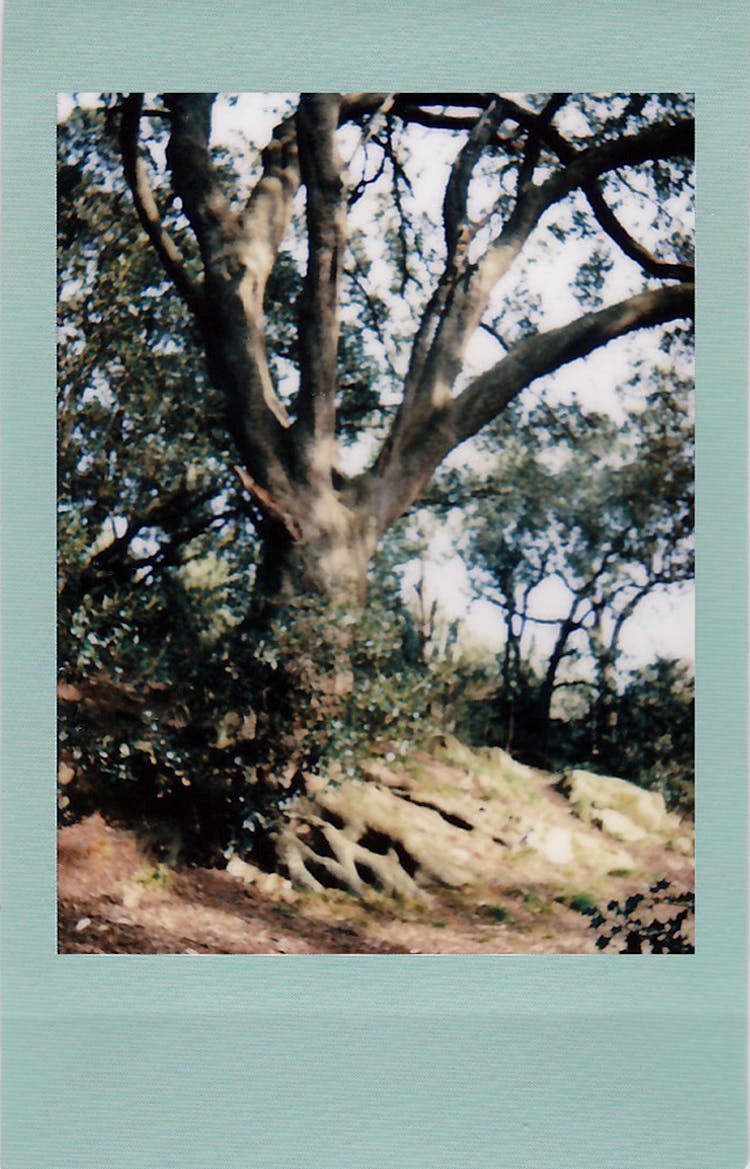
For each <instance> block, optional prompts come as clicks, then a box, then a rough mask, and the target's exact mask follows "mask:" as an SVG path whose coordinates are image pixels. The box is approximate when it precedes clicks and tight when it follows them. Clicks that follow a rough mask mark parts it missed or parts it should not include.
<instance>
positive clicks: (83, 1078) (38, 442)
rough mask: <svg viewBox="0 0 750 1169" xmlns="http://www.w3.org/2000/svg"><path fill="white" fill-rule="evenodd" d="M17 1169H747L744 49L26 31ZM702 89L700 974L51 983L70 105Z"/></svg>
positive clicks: (587, 964) (127, 29)
mask: <svg viewBox="0 0 750 1169" xmlns="http://www.w3.org/2000/svg"><path fill="white" fill-rule="evenodd" d="M4 32H5V46H4V75H3V112H4V157H3V167H4V176H3V204H2V214H3V229H4V230H3V239H2V249H3V251H2V261H3V267H2V346H3V348H2V375H3V381H2V389H3V431H2V476H3V479H2V491H3V494H2V498H3V505H4V506H3V515H2V542H3V547H2V551H3V562H2V563H3V569H4V580H3V609H2V657H3V727H4V739H3V765H4V767H3V773H4V780H5V782H4V812H5V815H4V818H3V824H4V839H3V845H4V847H3V873H2V875H3V890H4V897H5V912H4V915H3V941H4V946H3V952H4V963H3V980H4V1013H5V1019H4V1048H5V1052H4V1061H5V1076H4V1144H5V1149H4V1159H3V1162H2V1164H3V1166H4V1169H68V1167H69V1169H89V1167H90V1169H150V1167H154V1169H157V1167H158V1169H172V1167H174V1169H206V1167H207V1166H217V1167H219V1166H221V1167H227V1169H235V1167H236V1169H339V1167H340V1169H527V1167H528V1169H543V1167H545V1166H550V1167H551V1166H555V1167H556V1169H567V1167H570V1169H604V1167H607V1169H657V1167H664V1169H667V1167H673V1169H686V1167H688V1166H691V1167H692V1166H696V1167H697V1166H700V1167H701V1169H704V1167H706V1169H708V1167H711V1169H713V1167H716V1169H741V1167H742V1166H744V1165H745V1160H746V1153H745V1149H746V1140H745V1070H744V1068H745V948H746V930H745V920H746V912H745V910H746V906H745V889H746V876H745V872H746V868H745V848H746V843H745V841H746V822H747V820H746V791H745V784H746V758H747V755H746V733H745V718H746V666H745V646H746V644H747V637H746V635H747V618H746V605H747V596H748V590H747V539H746V499H747V495H746V475H747V451H746V436H747V409H746V384H747V347H746V332H747V255H748V253H747V186H748V182H747V180H748V166H747V155H748V111H749V110H750V92H749V86H748V81H749V79H750V55H749V53H748V48H749V44H750V20H748V18H747V16H746V14H745V5H744V3H742V2H741V0H725V2H724V3H723V4H721V5H718V6H708V5H706V4H705V3H701V2H699V0H687V2H682V3H676V2H674V0H662V2H661V3H660V4H658V5H656V4H654V3H653V0H648V2H646V0H630V3H629V4H622V3H613V2H611V0H599V3H589V4H588V5H587V4H581V3H575V4H574V3H572V2H570V0H557V2H554V3H553V2H551V0H548V2H547V3H544V4H538V5H534V6H532V5H521V4H512V5H511V4H510V3H507V2H499V0H462V3H460V4H459V3H453V2H451V3H448V2H446V0H442V2H441V0H410V2H408V3H403V4H402V3H396V2H395V0H386V2H382V0H381V3H380V4H379V5H367V4H364V3H354V2H353V0H348V2H346V0H307V2H306V3H302V0H284V2H283V3H282V2H280V0H266V2H265V3H263V2H261V0H225V2H223V3H221V4H219V3H216V2H215V0H181V2H176V0H149V3H146V2H144V0H130V3H128V4H125V3H113V2H112V0H87V2H86V3H84V2H83V0H65V2H62V0H47V2H46V3H36V4H34V3H31V2H30V0H6V3H5V29H4ZM469 81H470V85H471V88H472V89H477V88H480V89H484V88H486V89H488V90H489V89H496V88H499V89H502V90H507V91H513V90H524V89H539V90H544V91H547V90H553V89H554V90H564V89H571V90H583V89H587V90H612V89H616V90H639V89H662V90H671V89H681V90H694V91H695V92H696V94H697V99H698V190H699V287H698V313H697V322H698V501H699V506H698V553H699V555H698V583H697V661H698V736H697V764H698V775H699V781H698V801H699V802H698V898H697V901H698V931H697V953H696V954H695V955H691V956H684V957H678V956H671V957H656V956H643V957H638V956H634V957H631V958H629V959H627V960H625V959H624V958H622V957H617V956H604V955H602V956H596V957H593V956H573V957H555V956H535V957H530V956H514V957H492V956H461V957H417V956H408V957H398V956H388V957H383V958H377V957H373V958H364V957H347V956H325V957H324V956H321V957H296V958H284V957H270V956H259V957H254V956H240V957H224V956H209V957H190V956H180V957H177V956H175V957H168V956H163V957H148V956H143V957H141V956H132V957H131V956H127V957H126V956H83V955H81V956H77V955H63V956H58V955H57V954H56V952H55V906H54V884H55V874H54V859H55V849H54V828H55V825H54V798H53V792H54V782H55V705H54V677H55V669H54V621H55V586H54V580H55V521H54V504H55V417H54V414H55V395H54V386H55V333H54V313H55V272H54V190H55V185H54V162H55V155H54V128H55V95H56V93H57V92H59V91H67V90H73V89H85V90H98V89H103V90H112V89H123V90H129V89H138V90H142V89H143V90H153V89H155V88H161V87H169V88H172V89H180V88H196V89H212V90H213V89H217V90H223V89H227V90H289V89H300V88H303V89H312V90H314V89H329V88H335V89H345V90H350V89H352V90H362V89H367V90H386V91H387V90H389V89H391V88H401V89H404V88H419V89H432V90H434V89H440V88H445V89H459V88H462V89H465V88H467V86H468V84H469Z"/></svg>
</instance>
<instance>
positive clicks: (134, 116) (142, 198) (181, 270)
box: [120, 93, 205, 320]
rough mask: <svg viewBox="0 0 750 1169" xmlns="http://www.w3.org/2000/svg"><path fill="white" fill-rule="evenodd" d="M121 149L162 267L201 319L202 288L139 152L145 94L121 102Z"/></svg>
mask: <svg viewBox="0 0 750 1169" xmlns="http://www.w3.org/2000/svg"><path fill="white" fill-rule="evenodd" d="M121 109H122V114H121V118H120V149H121V152H122V162H123V171H124V174H125V181H126V182H127V184H128V186H129V187H130V191H131V194H132V196H133V203H134V204H135V209H136V212H137V215H138V218H139V220H140V222H141V226H142V227H143V229H144V231H145V232H146V235H147V236H148V238H149V241H150V242H151V245H152V247H153V248H154V251H155V252H156V254H157V256H158V257H159V259H160V261H161V263H162V267H163V268H164V271H165V272H166V274H167V276H168V277H169V279H170V280H171V281H172V283H173V284H174V286H175V288H176V289H177V291H178V292H179V294H180V296H181V297H182V299H183V300H184V301H185V303H186V304H187V306H188V308H190V310H191V311H192V312H193V313H194V315H195V316H196V317H197V318H198V319H199V320H200V319H201V318H202V317H203V313H204V310H205V298H204V295H203V290H202V288H201V287H200V286H199V285H198V284H196V283H195V282H194V281H193V280H192V279H191V278H190V276H188V274H187V272H186V270H185V266H184V261H183V258H182V254H181V252H180V250H179V248H178V247H177V245H176V244H175V243H174V241H173V240H172V238H171V236H170V235H169V233H168V231H167V230H166V228H165V227H164V224H163V223H162V220H161V216H160V214H159V208H158V207H157V204H156V199H155V198H154V194H153V191H152V190H151V186H150V184H149V181H148V174H147V172H146V166H145V163H144V162H143V160H142V159H141V158H140V156H139V152H138V130H139V127H140V121H141V117H142V116H143V113H144V111H143V94H142V93H130V94H128V95H127V96H126V97H125V98H124V99H123V102H122V107H121Z"/></svg>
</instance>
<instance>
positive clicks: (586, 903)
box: [562, 893, 596, 913]
mask: <svg viewBox="0 0 750 1169" xmlns="http://www.w3.org/2000/svg"><path fill="white" fill-rule="evenodd" d="M562 900H565V899H564V898H563V899H562ZM567 904H568V905H569V906H570V908H571V909H575V910H576V911H577V912H578V913H589V912H590V911H591V910H593V909H594V908H595V906H596V902H595V901H594V898H593V897H592V896H591V894H590V893H574V894H573V896H572V897H570V898H568V899H567Z"/></svg>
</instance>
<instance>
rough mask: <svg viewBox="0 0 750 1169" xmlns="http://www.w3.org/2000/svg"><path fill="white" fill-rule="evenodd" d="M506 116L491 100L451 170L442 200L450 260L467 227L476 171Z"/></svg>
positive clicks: (500, 107) (499, 103)
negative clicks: (470, 187) (479, 161)
mask: <svg viewBox="0 0 750 1169" xmlns="http://www.w3.org/2000/svg"><path fill="white" fill-rule="evenodd" d="M503 116H504V107H503V104H502V102H499V101H497V100H492V101H490V103H489V105H488V106H487V108H486V109H485V110H484V111H483V112H482V113H481V114H480V116H479V118H477V121H476V122H475V124H474V127H473V128H472V130H471V133H470V134H469V137H468V138H467V140H466V142H465V143H464V145H463V146H462V147H461V149H460V150H459V152H458V155H457V157H456V159H455V161H454V163H453V166H452V167H451V173H450V176H449V178H448V182H447V184H446V188H445V198H444V200H443V227H444V229H445V243H446V247H447V249H448V259H449V260H451V259H452V258H453V256H454V255H455V252H456V248H457V247H458V244H459V238H460V234H461V232H462V231H465V230H466V229H467V227H468V224H467V218H466V205H467V201H468V196H469V184H470V182H471V178H472V175H473V173H474V168H475V166H476V164H477V161H478V160H479V158H480V156H481V155H482V153H483V152H484V150H485V149H486V147H487V143H488V142H489V141H490V139H491V138H492V137H493V136H494V135H495V132H496V130H497V127H498V125H499V123H500V122H501V121H502V119H503Z"/></svg>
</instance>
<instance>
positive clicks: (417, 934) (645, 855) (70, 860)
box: [58, 740, 693, 954]
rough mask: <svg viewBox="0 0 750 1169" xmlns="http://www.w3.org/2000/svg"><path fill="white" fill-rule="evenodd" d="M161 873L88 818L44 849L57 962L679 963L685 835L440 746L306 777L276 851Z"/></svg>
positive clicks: (146, 852)
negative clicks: (449, 957) (487, 956)
mask: <svg viewBox="0 0 750 1169" xmlns="http://www.w3.org/2000/svg"><path fill="white" fill-rule="evenodd" d="M276 844H277V852H278V855H279V857H280V858H281V861H282V864H281V872H282V873H285V874H286V875H283V876H282V875H279V873H264V872H262V871H261V870H260V869H258V868H256V867H255V866H253V865H251V864H248V863H247V862H246V861H245V860H243V859H242V858H241V857H238V856H234V857H231V858H230V859H229V862H228V864H227V867H226V869H223V870H218V869H206V868H188V867H179V866H173V867H170V866H168V865H165V864H164V863H160V862H159V861H158V860H157V854H156V853H155V852H153V851H151V849H150V847H149V846H148V845H146V844H145V843H144V842H143V840H139V838H138V836H137V834H135V833H134V832H133V831H132V830H129V829H126V828H124V827H122V826H118V825H115V824H107V823H106V822H105V821H104V820H103V819H102V818H101V817H100V816H98V815H94V816H91V817H89V818H87V819H86V820H84V821H81V822H80V823H77V824H74V825H70V826H68V827H65V828H63V829H61V830H60V833H59V888H58V892H59V899H60V910H59V947H60V950H61V951H62V952H66V953H277V954H278V953H286V954H293V953H307V954H311V953H327V954H330V953H363V954H385V953H596V952H608V953H609V952H619V951H623V952H630V953H639V952H648V951H650V950H652V949H655V950H656V951H657V952H672V951H678V952H685V951H687V950H689V949H690V948H691V947H692V928H693V925H692V923H693V914H692V887H693V856H692V854H693V830H692V824H690V823H689V822H682V821H680V819H679V818H678V817H677V816H675V815H674V814H672V813H669V812H667V811H666V809H665V807H664V804H663V801H662V800H661V798H660V797H659V796H658V795H656V794H655V793H651V792H646V791H644V790H643V789H641V788H638V787H636V786H635V785H633V784H630V783H626V782H624V781H623V780H619V779H610V778H607V777H602V776H596V775H593V774H591V773H589V772H583V771H574V772H571V773H570V774H569V775H566V776H563V777H560V776H555V775H551V774H549V773H546V772H541V771H536V770H533V769H531V768H528V767H525V766H523V765H522V764H519V763H516V762H515V761H514V760H513V759H511V758H510V756H508V755H507V754H505V753H504V752H502V751H500V750H498V749H492V750H483V751H471V750H469V749H468V748H466V747H464V746H463V745H462V744H460V743H458V742H457V741H456V740H448V741H447V742H446V743H445V745H444V746H443V747H442V748H441V749H440V750H438V751H436V752H434V753H430V754H428V753H426V752H415V753H413V754H412V755H411V756H410V757H409V758H408V759H396V758H393V757H388V758H386V759H378V760H373V761H372V762H370V763H369V764H368V765H367V766H366V767H365V768H364V769H363V772H362V777H361V778H360V779H358V780H356V781H355V780H351V781H347V782H342V783H338V784H333V783H327V782H326V781H325V780H323V779H322V778H321V777H319V776H312V775H311V776H309V777H308V781H307V791H306V794H305V795H304V796H302V797H298V798H297V800H296V801H295V802H294V804H293V805H292V806H291V807H290V809H289V811H288V815H287V818H286V822H285V825H284V827H283V830H282V831H281V832H280V834H279V836H278V839H277V842H276Z"/></svg>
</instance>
